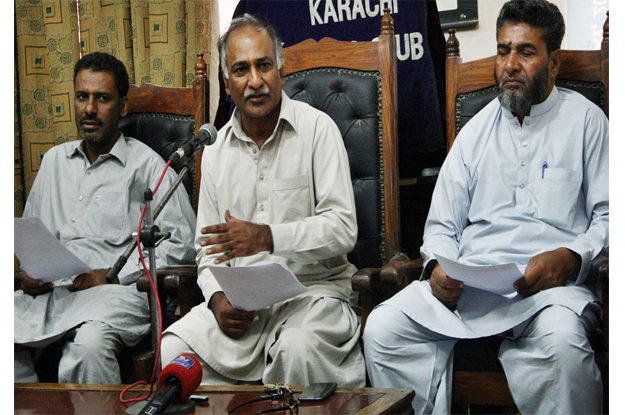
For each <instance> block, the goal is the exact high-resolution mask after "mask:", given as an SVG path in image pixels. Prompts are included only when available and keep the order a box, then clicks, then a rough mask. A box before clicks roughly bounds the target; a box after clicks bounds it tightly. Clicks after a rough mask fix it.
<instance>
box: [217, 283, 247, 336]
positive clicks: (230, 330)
mask: <svg viewBox="0 0 625 415" xmlns="http://www.w3.org/2000/svg"><path fill="white" fill-rule="evenodd" d="M208 308H210V309H211V310H213V314H215V318H216V319H217V323H219V327H220V328H221V331H223V333H224V334H225V335H226V336H228V337H232V338H233V339H239V338H241V337H243V335H244V334H245V332H246V331H247V328H248V326H249V325H250V324H251V323H252V320H254V318H255V317H256V316H257V315H258V313H257V312H255V311H243V310H237V309H236V308H234V307H232V304H230V301H228V298H226V294H224V293H223V292H221V291H218V292H216V293H215V294H213V296H212V297H211V299H210V304H209V305H208Z"/></svg>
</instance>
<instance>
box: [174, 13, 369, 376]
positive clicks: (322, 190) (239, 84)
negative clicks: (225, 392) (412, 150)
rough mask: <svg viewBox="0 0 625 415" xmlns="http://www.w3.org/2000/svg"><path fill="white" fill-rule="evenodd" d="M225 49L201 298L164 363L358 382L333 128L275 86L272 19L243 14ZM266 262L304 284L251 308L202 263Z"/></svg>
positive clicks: (347, 205)
mask: <svg viewBox="0 0 625 415" xmlns="http://www.w3.org/2000/svg"><path fill="white" fill-rule="evenodd" d="M220 55H221V63H222V69H223V76H224V81H225V84H226V91H227V92H228V94H229V95H230V96H231V97H232V100H233V101H234V103H235V104H236V109H235V111H234V113H233V115H232V118H231V120H230V122H228V123H227V124H226V125H225V126H224V127H223V128H222V129H221V130H220V131H219V134H218V138H217V141H216V143H215V144H214V145H213V146H211V147H210V149H208V150H207V151H205V152H204V155H203V157H202V183H201V188H200V200H199V207H198V226H197V232H196V240H195V242H196V248H197V252H198V255H197V261H198V273H199V275H198V284H199V285H200V287H201V289H202V293H203V294H204V298H205V300H206V301H205V302H204V303H202V304H200V305H198V306H197V307H195V308H193V309H192V310H191V312H190V313H189V314H187V315H186V316H185V317H183V318H182V319H181V320H180V321H179V322H177V323H175V324H173V325H172V326H171V327H170V328H169V329H168V331H167V332H166V333H165V335H164V337H163V343H162V356H163V358H162V361H163V364H167V363H168V362H169V361H170V360H171V359H173V358H175V357H176V356H177V355H179V354H180V353H183V352H187V353H194V354H195V355H197V356H198V358H199V359H200V360H201V363H202V367H203V378H202V383H203V384H211V385H215V384H236V383H239V382H257V381H260V380H262V381H263V382H265V383H273V382H281V381H284V382H288V383H290V384H295V385H308V384H310V383H313V382H322V381H333V382H337V383H338V384H339V385H340V386H353V387H362V386H364V384H365V366H364V360H363V356H362V353H361V349H360V345H359V337H360V333H359V331H360V322H359V320H358V318H357V315H356V314H355V312H354V311H353V309H352V308H351V306H350V300H351V298H352V296H353V295H352V294H353V293H352V291H351V276H352V275H353V274H354V272H355V271H356V269H355V267H354V266H353V265H352V264H350V263H349V262H348V261H347V257H346V254H347V253H348V252H349V251H351V250H352V249H353V247H354V244H355V242H356V235H357V224H356V209H355V205H354V195H353V190H352V185H351V179H350V170H349V161H348V159H347V152H346V150H345V147H344V144H343V139H342V137H341V134H340V132H339V129H338V127H337V126H336V124H334V122H333V121H332V119H331V118H330V117H329V116H327V115H326V114H325V113H323V112H321V111H318V110H316V109H314V108H312V107H311V106H309V105H307V104H304V103H301V102H297V101H292V100H290V99H289V98H288V96H287V95H286V94H285V93H283V92H282V85H283V84H284V78H283V76H282V71H281V67H282V43H281V41H280V39H279V37H278V35H277V33H276V32H275V30H274V29H273V28H272V27H271V26H269V25H267V24H265V23H263V22H261V21H259V20H258V19H256V18H254V17H252V16H249V15H245V16H244V17H242V18H239V19H235V20H233V22H232V23H231V25H230V28H229V30H228V31H227V32H226V33H225V34H224V35H223V36H222V38H221V39H220ZM224 219H225V223H222V222H223V221H224ZM265 260H267V261H275V262H280V263H283V264H285V265H286V266H288V267H289V268H290V269H291V270H292V271H293V273H294V274H295V275H296V276H297V278H298V279H299V281H300V282H302V284H304V285H305V286H307V287H308V288H310V291H308V292H307V293H304V294H302V295H299V296H296V297H294V298H291V299H289V300H286V301H283V302H280V303H278V304H275V305H273V306H270V307H267V308H265V309H262V310H259V311H258V312H246V311H242V310H237V309H235V308H233V307H232V305H230V303H229V302H228V299H227V298H226V297H225V295H224V293H223V292H222V290H221V288H220V286H219V284H218V283H217V281H216V280H215V278H214V277H213V275H212V274H211V272H210V270H209V269H208V265H213V264H220V265H222V266H245V265H251V264H255V263H258V262H260V261H265ZM267 288H268V289H276V290H279V289H280V287H267Z"/></svg>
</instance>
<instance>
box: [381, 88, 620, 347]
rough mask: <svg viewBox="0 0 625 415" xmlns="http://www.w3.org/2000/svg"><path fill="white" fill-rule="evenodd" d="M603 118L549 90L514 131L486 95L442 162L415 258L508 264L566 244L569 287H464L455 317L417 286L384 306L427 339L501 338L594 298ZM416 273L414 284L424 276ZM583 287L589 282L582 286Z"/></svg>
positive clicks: (601, 230)
mask: <svg viewBox="0 0 625 415" xmlns="http://www.w3.org/2000/svg"><path fill="white" fill-rule="evenodd" d="M608 133H609V129H608V120H607V118H606V117H605V115H604V114H603V112H602V111H601V110H600V109H599V108H598V107H597V106H595V105H594V104H592V103H591V102H590V101H588V100H587V99H585V98H584V97H582V96H581V95H580V94H578V93H576V92H573V91H569V90H566V89H559V88H554V89H553V91H552V92H551V94H550V95H549V97H548V98H547V99H546V100H545V101H544V102H542V103H540V104H538V105H534V106H532V109H531V112H530V115H529V116H527V117H525V119H524V121H523V126H522V127H521V125H520V124H519V120H518V119H517V118H516V117H514V115H513V114H512V113H511V112H510V111H508V110H506V109H504V108H503V107H501V105H500V103H499V100H498V99H495V100H494V101H492V102H491V103H490V104H489V105H487V106H486V107H485V108H484V109H483V110H482V111H480V112H479V113H478V114H477V115H476V116H475V117H473V119H472V120H471V121H470V122H469V123H467V125H466V126H465V127H464V128H463V129H462V131H461V132H460V134H459V135H458V139H457V140H456V141H455V142H454V145H453V147H452V149H451V151H450V153H449V155H448V156H447V159H446V160H445V163H444V164H443V167H442V169H441V173H440V176H439V179H438V181H437V184H436V188H435V190H434V194H433V197H432V205H431V208H430V212H429V215H428V219H427V222H426V227H425V231H424V243H423V246H422V247H421V254H422V256H423V258H424V260H425V262H426V267H427V263H428V262H429V261H431V260H432V259H433V253H437V254H440V255H442V256H446V257H448V258H451V259H456V260H458V261H459V262H461V263H464V264H470V265H494V264H502V263H508V262H512V263H515V264H517V265H518V266H519V268H521V270H524V269H525V267H526V266H527V264H528V262H529V260H530V258H531V257H533V256H535V255H537V254H539V253H542V252H545V251H550V250H554V249H557V248H559V247H566V248H569V249H571V250H572V251H574V252H576V253H578V254H579V255H580V257H581V258H582V266H581V269H580V272H579V274H578V275H572V276H571V277H570V280H569V284H570V285H575V286H576V287H575V288H558V289H550V290H545V291H543V292H541V293H538V294H536V295H533V296H530V297H527V298H520V297H516V298H513V299H506V298H503V297H500V296H498V295H495V294H489V293H486V292H483V291H480V290H473V289H470V288H465V290H464V291H463V293H462V295H461V296H460V300H459V302H458V310H459V312H460V313H461V315H462V317H463V320H462V321H460V320H459V319H458V318H457V317H456V316H455V315H454V314H453V313H451V312H450V311H449V310H447V308H446V307H445V306H443V305H442V304H441V303H440V302H439V301H438V300H437V299H436V298H435V297H434V296H432V295H431V291H430V288H429V283H428V282H427V281H422V282H416V283H413V284H411V285H410V286H409V287H407V288H406V289H405V290H403V291H402V292H401V293H399V294H398V295H397V296H395V297H393V298H391V299H390V300H388V302H387V304H390V305H393V306H395V307H397V308H399V309H400V310H402V311H403V312H404V313H406V314H407V315H409V316H412V317H413V318H414V320H415V321H416V322H418V323H419V324H421V325H423V326H425V327H427V328H429V329H430V330H432V331H435V332H437V333H441V334H446V335H448V336H452V337H458V338H474V337H481V336H488V335H492V334H496V333H501V332H504V331H506V330H508V329H510V328H512V327H514V326H516V325H518V324H520V323H521V322H523V321H525V320H526V319H527V318H529V317H531V316H532V315H534V314H535V313H536V312H538V311H540V309H542V308H544V307H546V306H548V305H551V304H560V305H564V306H566V307H568V308H570V309H571V310H573V311H575V312H576V313H577V314H578V315H579V314H580V313H581V311H582V310H583V308H584V306H585V304H587V303H588V302H589V301H594V300H596V297H595V296H594V294H593V293H592V292H591V290H590V289H588V288H587V287H586V285H585V283H586V278H587V277H588V275H589V271H590V270H591V269H592V266H591V263H592V262H593V260H595V261H596V260H597V259H599V258H600V257H601V256H602V255H603V254H604V253H605V250H607V248H608V245H609V226H608V225H609V190H608V177H609V159H608V155H609V152H608ZM427 277H429V276H428V275H423V276H422V278H427ZM589 282H590V281H589Z"/></svg>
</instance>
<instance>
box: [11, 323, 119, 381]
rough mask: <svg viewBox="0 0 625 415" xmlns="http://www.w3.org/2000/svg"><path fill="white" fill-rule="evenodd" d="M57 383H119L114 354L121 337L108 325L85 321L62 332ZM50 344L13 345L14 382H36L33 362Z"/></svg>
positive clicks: (115, 355) (117, 350) (117, 366)
mask: <svg viewBox="0 0 625 415" xmlns="http://www.w3.org/2000/svg"><path fill="white" fill-rule="evenodd" d="M60 341H61V342H62V344H63V345H62V357H61V361H60V362H59V383H87V384H96V383H114V384H119V383H121V377H120V372H119V364H118V363H117V354H118V352H119V350H120V349H121V347H122V341H121V339H120V337H119V335H118V334H117V331H115V330H114V329H113V328H112V327H111V326H109V325H108V324H105V323H102V322H100V321H87V322H85V323H83V324H81V325H80V326H78V327H75V328H73V329H72V330H70V331H68V332H67V333H65V334H64V335H63V336H61V338H60ZM48 344H50V342H47V344H45V345H42V346H41V347H37V346H32V345H29V346H23V345H20V344H15V347H14V359H13V360H14V372H13V374H14V382H16V383H21V382H39V379H38V378H37V374H36V373H35V362H36V361H37V359H38V358H39V356H40V355H41V352H42V351H43V348H44V347H45V346H47V345H48Z"/></svg>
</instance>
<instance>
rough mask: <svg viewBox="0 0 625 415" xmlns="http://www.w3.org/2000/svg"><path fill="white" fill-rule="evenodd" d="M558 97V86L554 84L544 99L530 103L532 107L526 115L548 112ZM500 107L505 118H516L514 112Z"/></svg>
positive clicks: (534, 115)
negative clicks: (534, 103) (533, 103)
mask: <svg viewBox="0 0 625 415" xmlns="http://www.w3.org/2000/svg"><path fill="white" fill-rule="evenodd" d="M559 97H560V92H559V91H558V88H557V87H556V86H555V85H554V86H553V88H552V89H551V93H550V94H549V96H548V97H547V99H546V100H544V101H543V102H541V103H540V104H536V105H532V108H531V109H530V113H529V115H528V117H536V116H538V115H543V114H546V113H548V112H549V111H551V109H552V108H553V107H555V105H556V103H557V102H558V99H559ZM501 109H502V111H503V115H504V116H505V117H506V118H507V119H510V120H511V119H513V118H516V117H515V116H514V114H512V112H510V111H508V110H507V109H505V108H504V107H501Z"/></svg>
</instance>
